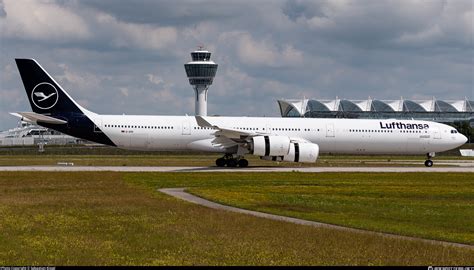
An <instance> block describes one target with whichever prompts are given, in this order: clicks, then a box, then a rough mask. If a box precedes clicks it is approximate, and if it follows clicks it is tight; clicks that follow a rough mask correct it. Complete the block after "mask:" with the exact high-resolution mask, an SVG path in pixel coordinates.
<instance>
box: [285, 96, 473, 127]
mask: <svg viewBox="0 0 474 270" xmlns="http://www.w3.org/2000/svg"><path fill="white" fill-rule="evenodd" d="M278 105H279V106H280V113H281V116H282V117H313V118H365V119H367V118H369V119H388V118H397V119H418V120H429V121H436V122H443V123H452V122H459V121H470V123H471V126H472V124H474V101H472V100H467V99H466V100H438V99H435V98H433V99H431V100H408V99H399V100H378V99H371V98H369V99H367V100H347V99H339V98H336V99H333V100H322V99H296V100H295V99H281V100H278Z"/></svg>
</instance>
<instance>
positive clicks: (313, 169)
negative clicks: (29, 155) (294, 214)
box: [0, 166, 474, 173]
mask: <svg viewBox="0 0 474 270" xmlns="http://www.w3.org/2000/svg"><path fill="white" fill-rule="evenodd" d="M0 171H44V172H55V171H58V172H85V171H91V172H94V171H113V172H294V171H297V172H469V173H474V167H431V168H426V167H248V168H218V167H139V166H135V167H134V166H0Z"/></svg>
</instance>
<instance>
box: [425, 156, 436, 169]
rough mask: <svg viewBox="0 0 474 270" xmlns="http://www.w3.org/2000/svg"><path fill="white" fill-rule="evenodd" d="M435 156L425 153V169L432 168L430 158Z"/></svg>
mask: <svg viewBox="0 0 474 270" xmlns="http://www.w3.org/2000/svg"><path fill="white" fill-rule="evenodd" d="M434 156H435V153H427V154H426V160H425V166H426V167H432V166H433V161H432V160H431V158H433V157H434Z"/></svg>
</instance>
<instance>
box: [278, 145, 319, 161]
mask: <svg viewBox="0 0 474 270" xmlns="http://www.w3.org/2000/svg"><path fill="white" fill-rule="evenodd" d="M318 156H319V146H318V145H317V144H314V143H291V144H290V151H289V152H288V155H285V156H283V160H284V161H290V162H308V163H312V162H316V159H317V158H318Z"/></svg>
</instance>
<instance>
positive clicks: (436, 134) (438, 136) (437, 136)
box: [433, 128, 441, 139]
mask: <svg viewBox="0 0 474 270" xmlns="http://www.w3.org/2000/svg"><path fill="white" fill-rule="evenodd" d="M433 139H441V133H440V132H439V129H438V128H434V129H433Z"/></svg>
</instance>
